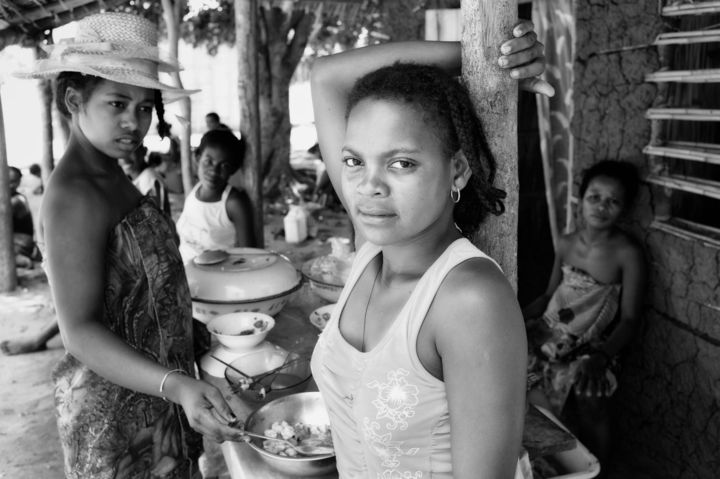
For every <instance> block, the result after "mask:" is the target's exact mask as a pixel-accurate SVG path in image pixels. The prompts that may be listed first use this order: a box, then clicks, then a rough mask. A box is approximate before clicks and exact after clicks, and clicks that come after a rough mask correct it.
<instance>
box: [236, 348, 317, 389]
mask: <svg viewBox="0 0 720 479" xmlns="http://www.w3.org/2000/svg"><path fill="white" fill-rule="evenodd" d="M311 377H312V371H311V370H310V360H309V359H308V358H304V357H302V356H300V355H299V354H297V353H294V352H287V351H285V350H284V349H282V348H280V347H275V348H274V349H273V350H261V351H257V352H253V353H249V354H247V355H243V356H241V357H239V358H238V359H236V360H235V361H233V362H232V363H230V367H228V368H227V369H226V370H225V379H227V381H228V383H229V384H230V388H231V389H232V391H233V392H234V393H235V394H237V395H238V396H240V397H241V398H242V399H244V400H245V401H248V402H267V401H271V400H273V399H276V398H279V397H282V396H287V395H288V394H293V393H297V392H302V391H304V390H305V388H306V387H307V386H308V383H309V382H310V378H311Z"/></svg>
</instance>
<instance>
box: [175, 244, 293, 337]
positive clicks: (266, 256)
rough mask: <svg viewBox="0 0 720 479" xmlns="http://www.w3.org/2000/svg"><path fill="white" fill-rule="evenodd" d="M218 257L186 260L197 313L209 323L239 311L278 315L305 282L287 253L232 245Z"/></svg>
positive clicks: (194, 312) (196, 316)
mask: <svg viewBox="0 0 720 479" xmlns="http://www.w3.org/2000/svg"><path fill="white" fill-rule="evenodd" d="M225 253H227V254H225V255H222V256H219V257H218V260H217V261H212V262H207V263H206V262H204V261H203V262H200V261H197V260H198V259H200V257H198V258H196V259H195V260H191V261H189V262H187V263H186V264H185V274H186V276H187V280H188V285H189V286H190V296H191V298H192V303H193V317H195V318H197V319H198V320H200V321H202V322H205V323H207V322H208V321H209V320H210V319H212V318H213V317H215V316H220V315H223V314H228V313H237V312H254V313H264V314H269V315H270V316H274V315H276V314H277V313H278V312H280V310H281V309H282V308H283V307H284V306H285V305H286V304H287V302H288V300H289V299H290V295H291V294H292V293H293V292H295V291H297V290H298V289H299V288H300V286H301V285H302V275H301V274H300V272H299V271H298V270H297V269H295V266H293V264H292V263H291V262H290V261H289V260H288V259H287V258H285V257H284V256H282V255H280V254H277V253H273V252H270V251H266V250H263V249H258V248H231V249H229V250H227V251H226V252H225Z"/></svg>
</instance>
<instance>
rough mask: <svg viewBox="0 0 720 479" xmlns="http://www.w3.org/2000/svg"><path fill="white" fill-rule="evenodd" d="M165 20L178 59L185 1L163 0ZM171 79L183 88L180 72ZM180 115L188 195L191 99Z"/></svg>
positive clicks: (172, 53)
mask: <svg viewBox="0 0 720 479" xmlns="http://www.w3.org/2000/svg"><path fill="white" fill-rule="evenodd" d="M162 7H163V19H164V20H165V26H166V28H167V37H168V53H169V54H170V56H171V57H172V58H177V57H178V39H179V38H180V19H181V15H182V12H183V11H184V10H185V0H162ZM170 75H171V77H172V78H173V81H174V83H175V86H176V87H178V88H182V80H181V79H180V72H172V73H171V74H170ZM179 102H180V114H181V116H182V118H183V121H181V122H180V132H179V136H180V173H181V175H182V183H183V192H184V193H185V194H186V195H187V194H188V193H190V190H192V187H193V172H192V150H191V147H190V135H191V128H190V126H191V121H190V120H191V118H192V116H191V115H192V110H191V104H190V98H188V97H184V98H182V99H180V100H179Z"/></svg>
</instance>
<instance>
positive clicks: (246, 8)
mask: <svg viewBox="0 0 720 479" xmlns="http://www.w3.org/2000/svg"><path fill="white" fill-rule="evenodd" d="M257 14H258V7H257V1H256V0H235V38H236V45H237V53H238V100H239V102H240V131H241V134H242V136H243V137H244V138H245V139H246V140H247V141H246V142H245V144H246V149H245V161H244V168H243V171H242V172H240V174H241V175H242V176H243V179H244V185H243V187H244V188H245V191H247V192H248V196H250V200H251V201H252V204H253V230H254V231H253V233H254V238H255V245H256V246H258V247H260V248H262V247H264V245H265V238H264V231H263V230H264V215H263V195H262V178H263V158H262V153H263V151H265V150H264V145H263V142H262V140H261V133H260V132H261V130H262V128H263V127H264V126H265V122H264V121H263V120H262V119H261V116H260V104H259V102H260V95H259V92H258V89H259V85H258V82H259V77H258V48H257V46H258V36H257V35H258V28H257ZM233 179H234V180H239V179H240V178H233Z"/></svg>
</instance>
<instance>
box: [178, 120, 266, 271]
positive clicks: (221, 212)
mask: <svg viewBox="0 0 720 479" xmlns="http://www.w3.org/2000/svg"><path fill="white" fill-rule="evenodd" d="M244 154H245V143H244V141H243V140H241V139H239V138H237V137H236V136H235V135H234V134H233V133H232V132H231V131H229V130H212V131H209V132H207V133H205V134H204V135H203V137H202V139H201V140H200V146H198V149H197V157H198V170H199V171H198V172H199V176H200V181H199V182H198V184H197V185H195V187H194V188H193V189H192V190H191V191H190V194H188V196H187V198H185V204H184V206H183V210H182V213H181V214H180V217H179V218H178V221H177V232H178V236H179V237H180V248H179V249H180V255H181V256H182V259H183V262H184V263H187V262H188V261H190V260H191V259H193V258H194V257H195V256H197V255H199V254H200V253H202V252H203V251H205V250H226V249H228V248H232V247H234V246H254V234H253V230H252V224H253V222H252V205H251V203H250V198H249V197H248V196H247V194H246V193H245V192H244V191H241V190H238V189H236V188H235V187H233V186H232V185H230V184H229V183H228V180H229V179H230V177H231V176H232V175H233V173H235V172H236V171H237V170H238V169H239V168H240V167H241V166H242V160H243V155H244Z"/></svg>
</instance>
